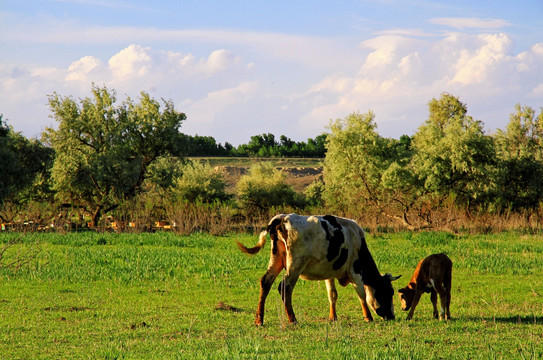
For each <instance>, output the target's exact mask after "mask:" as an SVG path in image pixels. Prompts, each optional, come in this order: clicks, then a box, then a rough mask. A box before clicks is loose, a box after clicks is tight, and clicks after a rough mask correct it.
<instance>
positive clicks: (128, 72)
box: [108, 45, 153, 79]
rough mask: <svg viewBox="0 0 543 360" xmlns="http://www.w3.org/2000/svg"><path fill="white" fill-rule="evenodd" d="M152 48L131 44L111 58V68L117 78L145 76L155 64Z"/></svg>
mask: <svg viewBox="0 0 543 360" xmlns="http://www.w3.org/2000/svg"><path fill="white" fill-rule="evenodd" d="M150 52H151V48H148V47H147V48H144V47H141V46H139V45H130V46H129V47H127V48H126V49H123V50H122V51H121V52H119V53H118V54H115V55H114V56H113V57H112V58H111V59H109V62H108V64H109V68H110V69H111V70H112V71H113V75H114V76H115V77H116V78H119V79H123V78H127V77H136V78H137V77H144V76H146V75H147V74H148V73H149V71H150V70H151V68H152V66H153V60H152V58H151V55H150Z"/></svg>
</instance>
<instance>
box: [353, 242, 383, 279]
mask: <svg viewBox="0 0 543 360" xmlns="http://www.w3.org/2000/svg"><path fill="white" fill-rule="evenodd" d="M361 241H362V243H361V244H360V249H359V250H358V259H356V260H355V261H354V262H353V271H354V272H355V273H357V274H360V275H361V276H362V281H363V282H364V284H365V285H369V286H372V287H374V286H375V285H376V284H378V283H379V280H380V278H381V274H380V273H379V270H378V269H377V265H376V264H375V261H374V260H373V257H372V256H371V254H370V250H369V249H368V245H367V244H366V239H364V238H362V239H361Z"/></svg>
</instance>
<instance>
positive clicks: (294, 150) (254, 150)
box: [230, 133, 327, 157]
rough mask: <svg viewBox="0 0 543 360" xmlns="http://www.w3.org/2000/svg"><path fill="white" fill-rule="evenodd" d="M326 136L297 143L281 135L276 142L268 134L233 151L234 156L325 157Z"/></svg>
mask: <svg viewBox="0 0 543 360" xmlns="http://www.w3.org/2000/svg"><path fill="white" fill-rule="evenodd" d="M326 136H327V135H326V134H321V135H319V136H317V137H316V138H315V139H311V138H309V139H307V143H306V142H303V141H302V142H295V141H293V140H291V139H290V138H288V137H286V136H285V135H281V137H280V141H279V142H277V141H276V140H275V135H273V134H271V133H268V134H262V135H255V136H251V141H250V142H249V143H248V144H241V145H239V146H238V148H237V149H232V150H231V151H230V155H233V156H258V157H324V155H325V152H326V149H325V142H326Z"/></svg>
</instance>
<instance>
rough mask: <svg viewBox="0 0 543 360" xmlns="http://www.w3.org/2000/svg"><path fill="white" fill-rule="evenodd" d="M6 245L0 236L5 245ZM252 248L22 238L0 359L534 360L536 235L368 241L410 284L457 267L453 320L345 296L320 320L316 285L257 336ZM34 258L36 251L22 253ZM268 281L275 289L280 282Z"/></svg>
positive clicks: (8, 281) (10, 270) (76, 236)
mask: <svg viewBox="0 0 543 360" xmlns="http://www.w3.org/2000/svg"><path fill="white" fill-rule="evenodd" d="M14 236H16V235H15V234H13V233H0V249H2V246H1V244H2V243H6V242H7V241H8V240H10V239H12V238H13V237H14ZM235 240H240V241H242V242H243V243H245V244H248V245H252V244H254V243H255V242H256V240H257V238H256V236H250V235H231V236H225V237H213V236H210V235H207V234H193V235H190V236H179V235H176V234H174V233H169V232H156V233H138V234H117V233H95V232H81V233H68V234H57V233H44V234H26V235H24V236H23V238H22V241H23V243H22V244H17V245H16V246H13V247H10V248H8V249H7V250H6V251H5V252H4V253H3V258H2V260H0V263H2V264H4V265H6V264H9V262H10V259H14V258H15V257H17V256H20V257H24V254H25V251H26V250H27V249H36V247H35V246H38V247H39V249H40V250H41V251H40V252H39V253H38V255H37V257H36V258H35V259H32V260H31V261H29V262H28V263H26V264H24V265H22V266H20V267H19V268H14V267H5V266H4V267H0V358H1V359H68V358H77V359H91V358H92V359H95V358H96V359H304V358H305V359H307V358H309V359H422V358H424V359H541V358H543V280H542V274H543V236H542V235H529V234H520V233H515V232H509V233H504V234H497V235H469V236H468V235H461V236H456V235H451V234H448V233H396V234H368V245H369V248H370V251H371V252H372V254H373V256H374V258H375V260H376V262H377V265H378V267H379V269H380V270H381V272H392V273H393V274H394V275H397V274H402V275H403V277H402V278H401V279H399V280H398V281H396V282H395V283H394V287H395V289H398V288H400V287H403V286H405V285H406V284H407V282H408V281H409V279H410V277H411V275H412V272H413V270H414V268H415V266H416V264H417V262H418V260H420V259H421V258H423V257H424V256H426V255H429V254H431V253H436V252H445V253H447V254H448V255H449V257H450V258H451V259H452V260H453V263H454V267H453V290H452V303H451V315H452V318H453V319H452V320H451V321H449V322H442V321H438V320H434V319H433V318H432V310H431V304H430V299H429V295H428V294H426V295H425V296H424V297H423V298H422V300H421V302H420V304H419V306H418V307H417V310H416V312H415V316H414V318H413V320H411V321H409V322H407V321H406V320H405V317H406V313H403V312H401V310H400V307H399V301H398V298H397V296H396V295H395V298H394V304H395V309H396V317H397V319H396V321H389V322H386V321H383V320H381V319H380V318H377V317H376V316H375V317H376V320H375V321H374V322H373V323H365V322H364V321H363V316H362V311H361V309H360V305H359V302H358V299H357V297H356V294H355V291H354V290H353V289H352V287H351V286H347V287H346V288H341V287H338V292H339V300H338V321H336V322H333V323H331V322H328V321H327V316H328V300H327V296H326V289H325V285H324V283H323V282H314V281H313V282H310V281H303V280H300V281H299V282H298V284H297V285H296V289H295V290H294V296H293V303H294V310H295V312H296V315H297V318H298V321H299V324H298V325H296V326H291V325H288V322H287V318H286V315H285V313H284V310H283V307H282V305H281V302H280V296H279V294H278V293H277V291H275V287H274V289H273V290H272V292H270V295H269V297H268V302H267V310H266V318H265V326H264V327H260V328H259V327H256V326H254V325H253V321H254V311H255V309H256V305H257V301H258V293H259V279H260V277H261V276H262V275H263V273H264V272H265V269H266V265H267V261H268V258H269V248H270V243H269V241H268V242H267V244H266V247H265V249H264V251H262V252H261V253H259V254H257V255H254V256H249V255H246V254H242V253H241V252H240V251H239V250H238V249H237V247H236V245H235ZM32 246H34V247H33V248H32ZM277 283H278V282H277Z"/></svg>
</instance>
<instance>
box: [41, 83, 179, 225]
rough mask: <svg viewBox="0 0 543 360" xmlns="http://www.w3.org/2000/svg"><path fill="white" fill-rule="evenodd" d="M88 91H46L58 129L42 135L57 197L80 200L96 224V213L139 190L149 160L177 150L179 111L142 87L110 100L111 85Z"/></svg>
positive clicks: (66, 199) (78, 203)
mask: <svg viewBox="0 0 543 360" xmlns="http://www.w3.org/2000/svg"><path fill="white" fill-rule="evenodd" d="M92 95H93V96H92V97H91V98H85V99H82V100H80V101H79V103H78V102H76V101H75V100H74V99H72V98H71V97H62V96H60V95H58V94H57V93H54V94H53V95H50V96H49V107H50V109H51V112H52V117H53V118H54V119H55V120H57V121H58V123H59V126H58V130H54V129H51V128H49V129H47V130H46V132H45V134H44V137H45V139H46V140H47V141H48V142H49V144H50V145H51V146H52V148H53V149H54V150H55V153H56V157H55V161H54V164H53V168H52V181H53V188H54V189H55V190H56V191H57V196H58V197H59V198H60V199H61V200H62V201H68V202H71V203H73V204H75V205H79V206H82V207H83V208H84V209H86V210H87V211H88V212H89V213H90V214H91V215H92V224H93V225H96V224H97V222H98V221H99V220H100V218H101V216H102V215H103V214H105V213H107V212H109V211H111V210H114V209H115V208H117V207H118V206H119V205H120V204H121V203H122V202H123V201H125V200H128V199H130V198H132V197H134V196H135V195H136V194H137V193H138V192H140V191H141V190H142V184H143V182H144V180H145V178H146V175H147V172H148V168H149V166H150V165H151V164H152V163H153V162H155V161H156V160H157V159H158V158H159V157H160V156H163V155H166V154H168V153H175V152H177V151H178V149H176V145H177V144H178V142H179V137H180V133H179V131H178V129H179V127H180V126H181V122H182V121H183V120H185V114H183V113H179V112H177V111H176V110H175V108H174V105H173V103H172V102H171V101H165V100H163V108H161V105H160V104H159V102H157V101H155V100H154V99H152V98H151V97H150V96H149V95H148V94H147V93H145V92H142V93H141V95H140V99H139V102H138V103H136V102H134V101H133V100H131V99H130V98H127V100H125V101H124V102H123V103H122V104H119V105H116V104H115V103H116V94H115V91H110V90H108V89H107V88H106V87H103V88H100V87H97V86H94V85H93V87H92Z"/></svg>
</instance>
